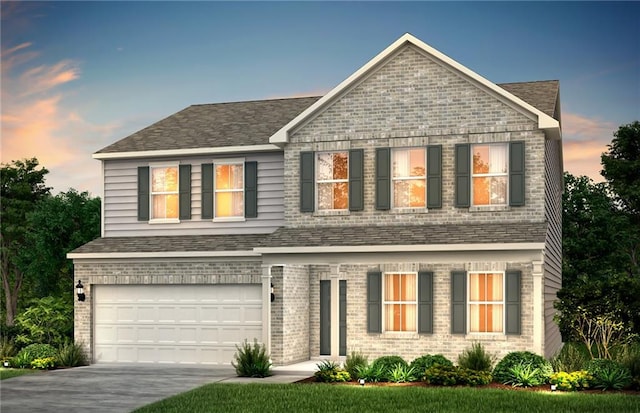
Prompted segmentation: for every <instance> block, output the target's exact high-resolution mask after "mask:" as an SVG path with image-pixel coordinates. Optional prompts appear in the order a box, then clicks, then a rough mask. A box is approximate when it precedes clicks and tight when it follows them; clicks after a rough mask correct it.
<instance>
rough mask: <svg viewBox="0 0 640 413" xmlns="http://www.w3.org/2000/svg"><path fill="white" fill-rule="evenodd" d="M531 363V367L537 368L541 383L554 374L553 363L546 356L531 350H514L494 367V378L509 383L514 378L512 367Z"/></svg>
mask: <svg viewBox="0 0 640 413" xmlns="http://www.w3.org/2000/svg"><path fill="white" fill-rule="evenodd" d="M520 364H522V365H529V366H530V369H532V370H533V369H537V371H536V375H537V377H536V381H537V382H539V383H540V384H544V383H546V382H547V380H548V378H549V376H551V374H553V368H552V367H551V363H549V362H548V361H547V360H545V359H544V357H542V356H539V355H537V354H534V353H531V352H529V351H514V352H511V353H509V354H507V355H506V356H505V357H504V358H503V359H502V360H500V362H499V363H498V364H497V365H496V367H495V368H494V369H493V379H494V380H495V381H497V382H498V383H503V384H505V383H507V382H508V381H511V380H512V379H513V372H512V371H511V369H512V368H514V367H516V366H518V365H520Z"/></svg>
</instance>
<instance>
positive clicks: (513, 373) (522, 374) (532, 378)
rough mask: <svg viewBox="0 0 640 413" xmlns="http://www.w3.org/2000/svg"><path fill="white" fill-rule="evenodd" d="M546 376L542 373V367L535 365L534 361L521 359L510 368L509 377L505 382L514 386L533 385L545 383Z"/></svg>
mask: <svg viewBox="0 0 640 413" xmlns="http://www.w3.org/2000/svg"><path fill="white" fill-rule="evenodd" d="M547 380H548V377H547V379H546V380H545V378H543V377H542V376H541V374H540V367H535V366H534V365H533V363H531V362H526V361H521V362H520V363H518V364H516V365H515V366H513V367H511V368H510V369H509V379H508V380H507V381H505V382H503V384H510V385H512V386H513V387H532V386H539V385H541V384H544V383H545V381H547Z"/></svg>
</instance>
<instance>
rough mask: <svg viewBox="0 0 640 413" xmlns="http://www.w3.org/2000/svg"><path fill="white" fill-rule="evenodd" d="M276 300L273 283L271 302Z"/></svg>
mask: <svg viewBox="0 0 640 413" xmlns="http://www.w3.org/2000/svg"><path fill="white" fill-rule="evenodd" d="M275 300H276V295H275V294H274V293H273V283H271V302H274V301H275Z"/></svg>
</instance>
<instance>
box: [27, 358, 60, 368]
mask: <svg viewBox="0 0 640 413" xmlns="http://www.w3.org/2000/svg"><path fill="white" fill-rule="evenodd" d="M55 366H56V359H55V357H43V358H38V359H35V360H33V361H32V362H31V368H32V369H39V370H48V369H52V368H54V367H55Z"/></svg>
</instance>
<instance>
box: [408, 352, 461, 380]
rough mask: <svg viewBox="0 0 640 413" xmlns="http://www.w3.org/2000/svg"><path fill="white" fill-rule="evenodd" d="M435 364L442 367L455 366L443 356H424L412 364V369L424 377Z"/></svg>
mask: <svg viewBox="0 0 640 413" xmlns="http://www.w3.org/2000/svg"><path fill="white" fill-rule="evenodd" d="M435 364H440V365H441V366H453V363H452V362H451V360H449V359H448V358H446V357H445V356H443V355H442V354H435V355H433V356H432V355H430V354H425V355H424V356H420V357H418V358H416V359H415V360H413V361H412V362H411V367H413V368H414V369H415V371H416V372H417V373H418V374H420V375H422V374H424V372H425V371H426V370H427V369H428V368H429V367H431V366H433V365H435Z"/></svg>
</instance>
